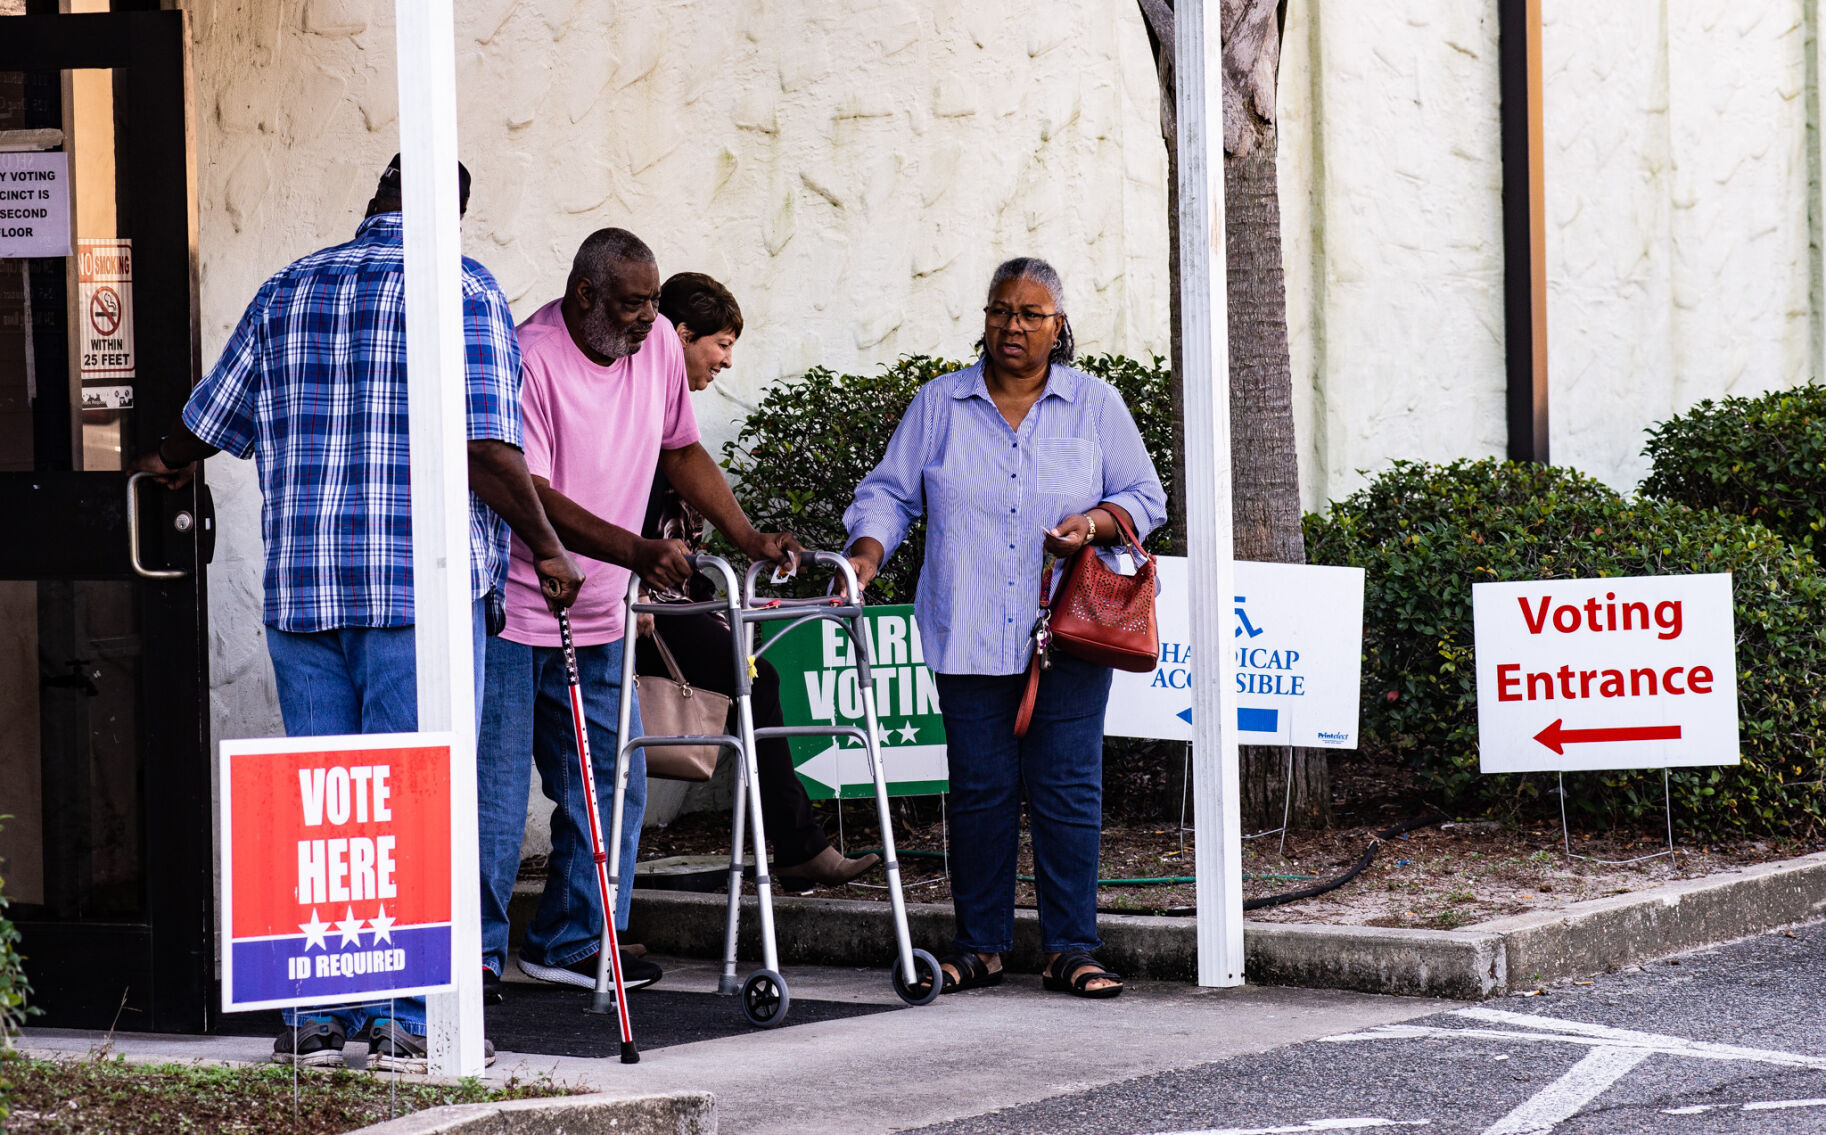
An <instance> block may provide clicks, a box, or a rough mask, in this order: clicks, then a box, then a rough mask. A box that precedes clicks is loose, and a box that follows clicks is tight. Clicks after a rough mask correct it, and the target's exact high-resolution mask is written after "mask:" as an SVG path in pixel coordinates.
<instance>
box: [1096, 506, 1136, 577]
mask: <svg viewBox="0 0 1826 1135" xmlns="http://www.w3.org/2000/svg"><path fill="white" fill-rule="evenodd" d="M1097 507H1098V508H1101V509H1102V510H1103V511H1104V512H1107V513H1109V514H1110V519H1112V520H1114V521H1115V522H1116V527H1117V529H1119V530H1120V531H1121V532H1122V538H1123V541H1124V542H1125V543H1127V544H1128V546H1129V550H1130V551H1132V552H1134V553H1135V562H1136V563H1138V564H1141V563H1146V562H1147V561H1148V554H1147V553H1146V552H1145V551H1143V550H1142V548H1141V537H1139V536H1137V535H1135V526H1134V525H1133V524H1131V523H1130V522H1129V518H1128V513H1127V512H1126V511H1125V510H1123V509H1120V508H1114V507H1111V506H1110V505H1109V504H1108V503H1107V502H1099V503H1098V505H1097Z"/></svg>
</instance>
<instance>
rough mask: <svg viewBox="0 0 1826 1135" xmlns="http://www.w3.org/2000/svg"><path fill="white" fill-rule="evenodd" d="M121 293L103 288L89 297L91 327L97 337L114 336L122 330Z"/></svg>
mask: <svg viewBox="0 0 1826 1135" xmlns="http://www.w3.org/2000/svg"><path fill="white" fill-rule="evenodd" d="M120 311H121V305H120V293H119V292H117V291H115V290H114V289H113V288H110V287H107V286H105V285H104V286H101V287H98V288H96V289H95V292H94V294H92V295H91V296H90V297H89V326H90V327H92V328H94V329H95V333H96V334H97V335H112V334H114V333H115V332H116V331H119V330H120Z"/></svg>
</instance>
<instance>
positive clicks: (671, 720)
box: [634, 629, 729, 781]
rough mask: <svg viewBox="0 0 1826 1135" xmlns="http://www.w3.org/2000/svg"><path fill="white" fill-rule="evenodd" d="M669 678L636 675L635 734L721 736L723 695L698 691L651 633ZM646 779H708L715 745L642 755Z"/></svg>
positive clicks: (668, 747)
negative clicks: (637, 716) (637, 730)
mask: <svg viewBox="0 0 1826 1135" xmlns="http://www.w3.org/2000/svg"><path fill="white" fill-rule="evenodd" d="M653 645H654V646H657V647H658V648H659V656H660V658H662V659H664V660H665V663H666V670H667V671H668V672H669V673H670V674H671V675H672V677H670V678H655V677H653V676H652V675H648V674H638V675H636V676H635V678H634V691H635V696H636V697H638V698H639V699H640V719H641V732H642V733H644V734H646V735H647V736H649V737H702V736H706V735H714V734H719V733H721V732H723V723H724V722H725V721H726V720H728V717H729V698H728V696H727V695H724V694H718V693H712V692H711V691H709V690H700V689H698V688H697V687H696V686H693V685H692V684H691V683H690V682H687V681H685V676H684V675H683V674H681V673H680V672H679V669H678V663H677V662H676V661H675V660H674V659H673V657H672V652H671V651H670V650H667V649H666V640H665V639H663V638H661V637H659V631H658V630H657V629H656V630H654V632H653ZM646 752H647V776H648V777H649V778H657V779H660V780H697V781H704V780H709V779H710V774H711V773H714V772H715V771H716V759H717V757H718V756H719V755H720V754H721V753H722V750H721V749H720V748H719V747H718V746H716V745H665V746H657V745H656V746H654V747H652V748H649V749H648V750H647V751H646Z"/></svg>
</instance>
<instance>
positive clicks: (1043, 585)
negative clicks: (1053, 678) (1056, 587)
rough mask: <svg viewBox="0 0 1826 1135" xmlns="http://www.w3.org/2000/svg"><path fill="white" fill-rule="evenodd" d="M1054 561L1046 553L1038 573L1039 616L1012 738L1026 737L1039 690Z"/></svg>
mask: <svg viewBox="0 0 1826 1135" xmlns="http://www.w3.org/2000/svg"><path fill="white" fill-rule="evenodd" d="M1057 563H1058V559H1057V558H1056V557H1054V556H1047V557H1046V568H1045V570H1044V571H1042V572H1041V573H1040V617H1039V618H1037V619H1035V620H1034V623H1033V657H1032V658H1031V659H1030V660H1029V661H1028V663H1027V689H1026V690H1025V691H1023V692H1022V694H1021V709H1020V712H1019V713H1017V714H1015V719H1014V735H1015V737H1016V739H1019V738H1022V737H1025V736H1027V726H1028V725H1029V723H1031V722H1032V721H1033V703H1034V699H1035V698H1037V697H1038V696H1039V693H1040V671H1042V670H1044V669H1046V667H1047V660H1046V652H1047V650H1048V649H1050V648H1051V646H1052V627H1051V623H1052V573H1053V567H1054V565H1055V564H1057Z"/></svg>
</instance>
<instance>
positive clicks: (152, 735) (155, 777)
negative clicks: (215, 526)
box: [0, 11, 216, 1032]
mask: <svg viewBox="0 0 1826 1135" xmlns="http://www.w3.org/2000/svg"><path fill="white" fill-rule="evenodd" d="M188 48H189V31H188V27H187V16H186V14H185V13H184V12H181V11H146V12H112V13H97V14H86V15H27V16H7V17H0V70H6V71H53V70H57V71H61V70H67V69H76V68H109V69H114V70H115V71H116V74H117V76H119V79H118V80H117V87H116V90H117V92H118V94H117V97H125V98H127V99H130V100H131V106H132V115H133V129H132V130H131V131H130V132H127V133H123V134H121V135H120V136H119V137H118V138H117V153H118V155H119V159H120V162H121V164H122V168H123V169H124V170H125V171H127V173H126V177H127V178H130V179H131V180H130V187H131V191H130V192H129V193H128V194H127V195H126V197H125V199H124V202H123V207H124V208H125V210H126V212H127V215H128V217H129V220H130V223H129V227H128V229H127V231H128V232H129V233H131V235H132V239H133V258H134V276H135V279H134V291H135V299H136V303H135V308H136V318H135V335H136V339H137V344H136V346H137V351H136V354H137V356H138V359H137V365H138V374H137V376H136V377H135V380H134V403H135V406H134V409H135V411H136V412H134V413H133V414H131V415H129V418H128V423H129V424H128V431H127V435H126V436H125V437H124V438H123V439H122V440H123V446H124V447H126V448H128V449H130V451H132V452H140V451H143V450H145V449H147V448H150V447H151V446H153V445H156V444H157V442H158V441H159V435H160V433H161V432H162V431H163V430H164V428H165V427H166V425H167V424H168V423H169V422H171V421H172V419H173V418H174V417H175V416H176V414H177V413H178V411H179V409H180V408H181V407H182V406H183V403H184V400H185V399H186V398H187V397H188V396H189V393H190V390H191V388H192V387H193V386H194V385H195V383H196V379H197V376H198V374H199V373H200V344H199V312H198V302H197V297H198V288H197V284H198V261H197V191H196V156H195V154H196V150H195V145H194V137H193V133H192V127H191V114H190V107H191V105H192V92H191V79H190V68H189V51H188ZM126 486H127V479H126V475H125V474H123V473H82V472H71V471H68V470H67V469H66V470H62V471H60V470H56V469H40V470H39V471H36V472H33V473H5V474H0V513H3V514H4V515H7V516H9V517H11V518H13V519H14V521H15V524H16V525H17V524H19V522H21V521H22V522H23V526H20V527H15V531H18V532H23V533H25V534H26V535H27V537H28V538H26V539H19V540H10V541H5V542H0V579H40V580H43V579H57V578H63V579H120V580H133V581H136V582H137V585H138V587H139V610H140V636H141V637H140V641H141V650H142V654H141V660H142V663H141V667H140V678H139V683H140V689H139V699H138V703H139V707H140V708H139V714H140V730H139V738H138V744H139V746H140V750H139V751H140V769H141V782H140V785H139V793H138V799H139V806H140V809H141V813H140V814H141V825H140V831H141V849H140V854H141V863H142V864H143V871H144V879H145V893H144V910H145V918H144V921H130V922H129V921H122V922H112V923H98V922H82V921H48V920H42V921H33V920H30V919H27V918H20V919H19V920H18V926H19V929H20V932H21V935H22V936H23V939H24V942H23V952H24V953H25V954H26V956H27V963H26V970H27V974H28V976H30V977H31V978H32V980H33V984H34V987H35V988H34V996H33V1003H35V1004H37V1005H38V1006H40V1007H41V1008H42V1009H43V1010H44V1011H45V1016H43V1017H39V1018H35V1023H37V1024H40V1025H59V1026H67V1027H90V1028H93V1027H109V1026H110V1025H112V1024H114V1023H116V1022H118V1024H119V1027H120V1028H122V1029H127V1030H141V1031H158V1032H197V1031H203V1030H204V1029H206V1028H207V1027H208V1026H209V1024H210V1022H211V1021H212V1020H213V1019H214V1017H215V1016H216V1012H215V998H214V993H215V980H216V978H215V972H216V970H215V879H214V853H213V809H212V807H211V800H212V797H211V764H212V762H211V760H210V736H209V720H208V674H209V657H208V637H207V636H208V626H207V612H208V597H207V591H206V588H205V579H204V564H205V562H206V559H207V556H208V553H209V548H208V535H207V534H206V533H207V527H208V526H207V525H203V524H198V525H192V526H190V529H189V531H188V533H185V534H181V533H179V532H178V531H177V530H176V529H175V528H174V526H173V525H172V523H170V521H171V520H172V519H174V518H175V517H176V515H177V513H178V512H179V510H189V511H190V512H191V514H192V516H197V517H207V516H208V511H209V509H208V501H207V492H206V491H205V490H204V489H203V487H202V484H201V476H200V473H199V478H198V481H197V484H196V487H195V488H194V489H193V490H185V491H182V492H177V493H168V492H165V491H162V490H159V489H156V488H147V489H145V490H144V491H143V492H142V493H141V494H140V500H139V508H140V510H141V516H142V518H143V530H144V533H145V539H144V542H143V543H142V552H141V554H142V559H143V560H144V561H145V562H147V563H148V564H149V565H151V566H154V567H160V568H176V569H182V570H184V571H185V572H186V573H187V574H186V575H185V576H184V577H183V578H181V579H175V580H149V579H139V578H138V577H136V576H135V575H134V573H133V572H132V569H131V567H130V565H129V563H128V558H127V534H126V533H127V523H126V522H127V516H126V510H127V501H126ZM199 502H201V505H202V507H201V508H199V507H198V506H199ZM19 913H21V914H25V913H27V912H25V911H20V912H19ZM123 991H124V1002H123Z"/></svg>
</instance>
